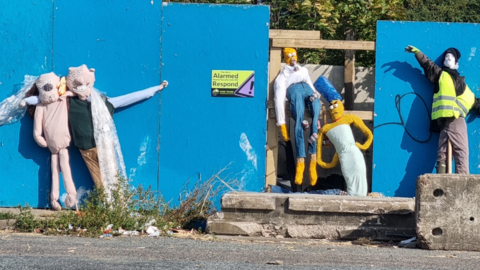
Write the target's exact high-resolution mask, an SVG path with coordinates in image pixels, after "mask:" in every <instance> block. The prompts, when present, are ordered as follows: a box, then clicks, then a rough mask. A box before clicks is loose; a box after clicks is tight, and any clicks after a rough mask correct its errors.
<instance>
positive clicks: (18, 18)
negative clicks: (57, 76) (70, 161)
mask: <svg viewBox="0 0 480 270" xmlns="http://www.w3.org/2000/svg"><path fill="white" fill-rule="evenodd" d="M52 19H53V3H52V1H37V2H36V3H34V1H3V2H2V8H1V9H0V100H3V99H5V98H6V97H8V96H10V95H12V94H13V93H16V92H17V91H18V90H19V89H20V88H21V85H20V84H21V83H22V82H23V78H24V76H25V75H26V74H29V75H39V74H42V73H47V72H50V71H52V48H53V44H52ZM50 179H51V175H50V152H49V151H48V150H47V149H44V148H41V147H40V146H38V145H37V143H36V142H35V141H34V140H33V121H32V120H31V119H30V118H29V117H28V116H26V117H24V118H23V119H21V120H20V121H19V122H17V123H16V124H13V125H4V126H1V127H0V185H1V186H2V188H0V206H16V205H19V204H22V205H24V204H27V203H28V204H29V205H31V206H34V207H45V206H47V204H46V203H47V198H48V193H49V190H50Z"/></svg>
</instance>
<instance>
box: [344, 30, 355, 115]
mask: <svg viewBox="0 0 480 270" xmlns="http://www.w3.org/2000/svg"><path fill="white" fill-rule="evenodd" d="M345 39H346V40H354V39H355V37H354V31H353V30H352V29H348V30H347V32H346V38H345ZM344 82H345V96H344V99H345V104H344V105H345V110H350V111H351V110H353V104H354V100H355V51H354V50H346V51H345V78H344Z"/></svg>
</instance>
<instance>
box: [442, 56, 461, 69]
mask: <svg viewBox="0 0 480 270" xmlns="http://www.w3.org/2000/svg"><path fill="white" fill-rule="evenodd" d="M443 65H444V66H446V67H448V68H450V69H458V63H455V56H453V54H451V53H447V54H446V55H445V60H444V61H443Z"/></svg>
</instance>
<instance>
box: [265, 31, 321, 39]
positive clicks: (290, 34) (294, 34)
mask: <svg viewBox="0 0 480 270" xmlns="http://www.w3.org/2000/svg"><path fill="white" fill-rule="evenodd" d="M269 36H270V38H282V39H320V38H321V34H320V31H307V30H276V29H272V30H270V34H269Z"/></svg>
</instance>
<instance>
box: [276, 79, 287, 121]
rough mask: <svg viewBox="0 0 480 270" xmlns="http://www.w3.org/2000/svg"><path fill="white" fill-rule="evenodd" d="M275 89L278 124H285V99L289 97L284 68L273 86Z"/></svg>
mask: <svg viewBox="0 0 480 270" xmlns="http://www.w3.org/2000/svg"><path fill="white" fill-rule="evenodd" d="M273 89H274V91H275V113H276V115H277V126H280V125H283V124H285V99H286V97H287V88H286V79H285V75H284V74H283V70H282V71H281V72H280V74H278V76H277V78H276V79H275V84H274V87H273Z"/></svg>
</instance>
